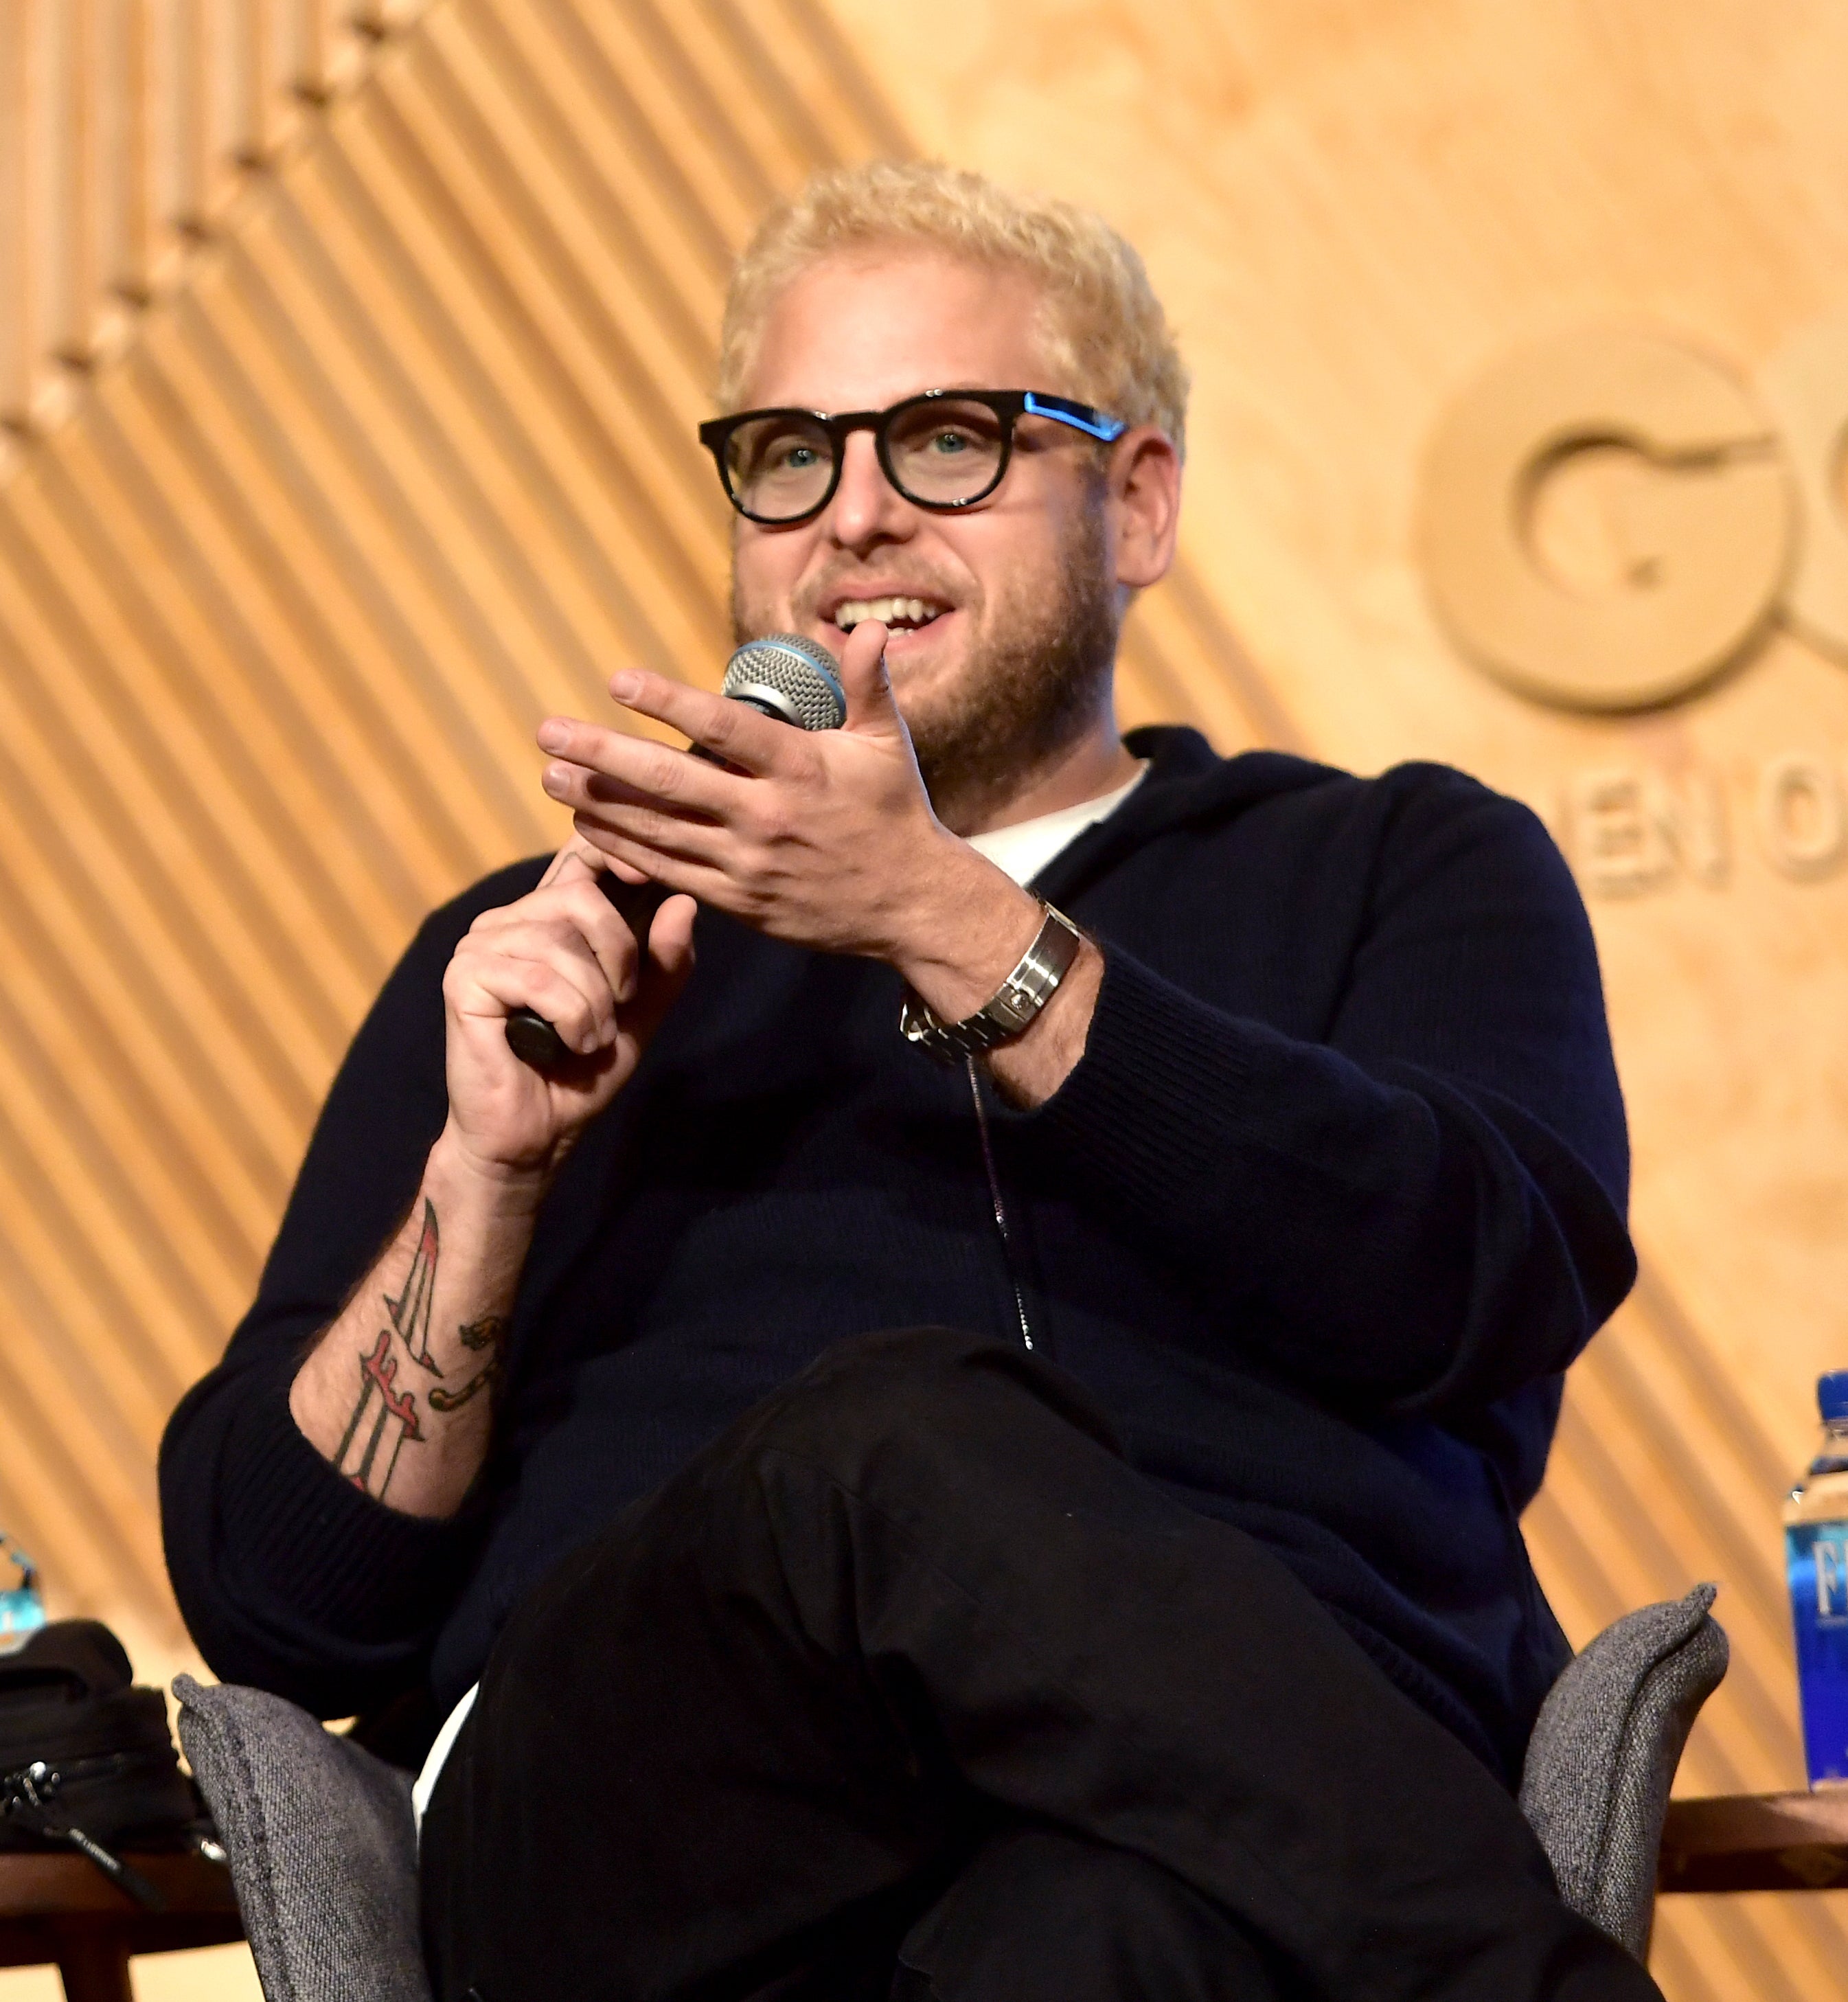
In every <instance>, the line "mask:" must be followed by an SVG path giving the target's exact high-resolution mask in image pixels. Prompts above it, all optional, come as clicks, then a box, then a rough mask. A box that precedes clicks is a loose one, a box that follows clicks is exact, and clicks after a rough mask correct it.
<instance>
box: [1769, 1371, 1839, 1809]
mask: <svg viewBox="0 0 1848 2002" xmlns="http://www.w3.org/2000/svg"><path fill="white" fill-rule="evenodd" d="M1816 1404H1817V1407H1818V1409H1819V1410H1820V1411H1821V1412H1822V1439H1821V1441H1820V1442H1819V1443H1818V1446H1817V1448H1816V1453H1815V1458H1814V1459H1813V1460H1811V1462H1810V1463H1809V1466H1808V1468H1807V1469H1806V1470H1805V1471H1804V1474H1803V1475H1802V1477H1801V1479H1800V1480H1799V1481H1797V1484H1796V1486H1795V1487H1794V1488H1792V1489H1791V1490H1790V1499H1789V1500H1788V1501H1786V1502H1785V1504H1784V1509H1783V1523H1784V1529H1783V1548H1784V1561H1785V1563H1786V1564H1787V1567H1788V1568H1789V1571H1790V1616H1791V1619H1792V1620H1793V1622H1794V1624H1795V1627H1796V1629H1797V1686H1798V1688H1799V1689H1800V1690H1801V1692H1802V1696H1803V1752H1804V1759H1805V1760H1806V1761H1807V1763H1808V1767H1809V1783H1810V1784H1811V1786H1812V1787H1822V1786H1839V1785H1841V1784H1844V1783H1848V1369H1837V1370H1835V1371H1833V1372H1832V1373H1831V1374H1830V1375H1829V1376H1825V1377H1823V1378H1822V1380H1821V1381H1820V1382H1819V1383H1818V1384H1817V1386H1816Z"/></svg>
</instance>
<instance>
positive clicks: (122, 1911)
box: [0, 1850, 244, 2002]
mask: <svg viewBox="0 0 1848 2002" xmlns="http://www.w3.org/2000/svg"><path fill="white" fill-rule="evenodd" d="M124 1860H125V1861H127V1862H129V1863H131V1864H133V1865H134V1868H136V1869H137V1870H138V1871H140V1872H141V1875H143V1876H144V1877H145V1878H147V1879H148V1882H149V1883H151V1884H152V1885H153V1886H154V1888H155V1889H156V1890H157V1891H159V1892H160V1894H161V1895H162V1897H164V1898H165V1899H166V1901H167V1909H166V1910H165V1911H164V1912H148V1911H144V1910H142V1909H141V1906H139V1905H138V1904H137V1903H135V1902H134V1899H132V1898H131V1897H130V1896H128V1895H127V1892H124V1891H118V1890H117V1889H116V1887H115V1885H113V1884H112V1883H111V1882H110V1881H109V1879H108V1878H106V1877H105V1876H104V1875H103V1872H102V1871H100V1870H99V1869H98V1868H96V1865H95V1864H93V1863H92V1862H90V1861H89V1860H88V1859H87V1858H86V1857H82V1856H78V1855H76V1854H71V1855H68V1856H39V1855H26V1854H9V1853H8V1852H6V1851H3V1850H0V1967H31V1966H37V1965H43V1964H44V1962H55V1963H56V1965H57V1968H58V1972H59V1974H60V1975H61V1976H63V1978H64V1984H65V1998H66V2002H133V1995H134V1991H133V1990H132V1989H131V1987H130V1986H129V1981H128V1960H129V1956H130V1955H131V1954H138V1953H172V1952H174V1951H176V1950H178V1949H179V1948H183V1947H193V1946H221V1945H222V1944H224V1943H225V1941H228V1940H240V1939H242V1937H244V1928H243V1926H242V1923H241V1922H240V1920H239V1917H238V1908H237V1899H236V1897H235V1896H234V1895H233V1893H232V1888H231V1873H230V1871H228V1870H227V1869H225V1867H224V1866H223V1864H218V1863H211V1862H208V1861H207V1860H206V1858H205V1857H203V1856H200V1855H197V1854H192V1853H190V1852H189V1853H185V1854H178V1855H175V1854H167V1855H164V1856H130V1857H126V1858H125V1859H124Z"/></svg>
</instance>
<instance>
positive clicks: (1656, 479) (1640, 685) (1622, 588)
mask: <svg viewBox="0 0 1848 2002" xmlns="http://www.w3.org/2000/svg"><path fill="white" fill-rule="evenodd" d="M1755 392H1756V393H1754V392H1753V391H1749V390H1748V389H1746V387H1745V385H1743V384H1742V382H1740V381H1739V380H1738V378H1736V377H1735V375H1734V374H1733V373H1732V372H1731V370H1730V369H1728V368H1727V367H1726V366H1725V364H1724V363H1723V362H1721V361H1718V360H1717V359H1716V358H1714V357H1713V356H1711V355H1710V354H1707V353H1705V352H1703V351H1701V350H1700V349H1699V348H1696V347H1692V346H1689V345H1688V344H1684V343H1682V342H1681V341H1679V340H1674V339H1672V338H1670V337H1668V336H1665V335H1664V334H1661V333H1642V332H1637V331H1633V330H1623V329H1621V328H1614V327H1613V328H1602V329H1595V328H1592V329H1582V330H1578V331H1575V332H1571V333H1562V334H1559V335H1556V336H1554V337H1553V338H1551V339H1550V340H1544V341H1541V342H1539V343H1536V344H1534V345H1532V346H1531V347H1525V348H1522V349H1520V350H1518V351H1515V353H1512V354H1508V355H1507V356H1505V357H1504V358H1502V359H1501V361H1498V362H1497V363H1496V364H1494V367H1492V368H1491V369H1490V370H1489V371H1487V373H1486V374H1485V375H1482V376H1481V377H1480V378H1478V379H1477V382H1475V383H1473V385H1471V386H1470V388H1469V389H1466V390H1465V391H1464V392H1463V395H1462V396H1459V398H1458V399H1457V400H1456V403H1454V404H1453V405H1452V406H1451V408H1450V409H1449V411H1448V412H1447V413H1445V416H1444V417H1443V419H1442V420H1441V422H1440V423H1439V424H1438V428H1437V431H1436V432H1435V435H1434V437H1433V438H1432V441H1431V448H1430V452H1429V455H1428V460H1427V462H1426V466H1425V476H1424V494H1423V501H1422V507H1421V520H1420V525H1419V528H1420V542H1421V556H1422V560H1423V567H1424V575H1425V579H1426V582H1427V584H1428V588H1429V590H1430V593H1431V601H1432V604H1433V605H1434V607H1435V610H1436V613H1437V616H1438V619H1439V621H1440V623H1442V626H1444V628H1445V630H1446V632H1447V633H1449V636H1450V637H1451V638H1452V640H1453V641H1454V642H1455V644H1456V646H1457V647H1459V650H1461V651H1462V652H1463V654H1464V655H1465V656H1466V657H1467V658H1469V659H1470V661H1473V662H1474V663H1475V664H1476V665H1477V666H1478V667H1480V668H1483V669H1484V670H1485V671H1487V673H1489V674H1491V675H1494V677H1495V678H1496V679H1497V680H1498V681H1500V682H1503V683H1505V685H1507V686H1508V687H1510V688H1512V689H1517V690H1518V691H1519V692H1521V693H1522V694H1523V695H1525V696H1530V697H1532V698H1533V699H1536V700H1537V701H1540V702H1543V703H1550V704H1553V705H1554V706H1558V707H1561V708H1566V709H1573V710H1602V711H1609V710H1634V709H1642V708H1648V707H1653V706H1658V705H1660V704H1662V703H1671V702H1675V701H1677V700H1679V699H1682V698H1683V697H1685V696H1689V695H1691V694H1693V693H1694V692H1696V690H1698V689H1700V688H1702V687H1703V686H1705V685H1707V683H1709V682H1711V681H1712V680H1713V679H1714V678H1715V677H1716V676H1717V675H1720V674H1721V673H1722V672H1723V671H1724V670H1725V669H1726V668H1729V667H1731V666H1732V665H1733V664H1735V663H1736V662H1738V661H1741V660H1742V659H1743V658H1745V657H1746V656H1747V655H1749V654H1751V653H1752V651H1753V650H1755V649H1756V647H1758V646H1759V644H1761V643H1762V642H1763V639H1764V637H1765V636H1766V633H1767V632H1768V631H1769V630H1770V628H1771V626H1773V624H1774V623H1776V622H1777V621H1778V620H1779V619H1783V620H1784V621H1787V623H1789V624H1790V626H1792V627H1794V629H1795V630H1798V631H1799V632H1801V633H1802V634H1803V635H1804V637H1805V638H1806V639H1808V640H1810V641H1811V643H1812V644H1815V645H1816V646H1818V647H1821V648H1822V649H1823V650H1825V651H1826V652H1828V653H1829V654H1832V655H1833V656H1834V657H1836V658H1838V659H1839V660H1842V661H1844V662H1848V512H1844V507H1843V490H1842V478H1843V457H1844V446H1845V445H1848V312H1842V313H1835V314H1831V315H1830V316H1828V317H1827V318H1825V319H1822V320H1819V321H1817V322H1815V323H1813V324H1812V325H1811V326H1808V327H1807V328H1805V329H1804V330H1803V331H1802V332H1801V333H1799V334H1798V335H1797V337H1795V338H1794V340H1791V341H1790V342H1789V343H1788V344H1787V345H1786V346H1785V347H1783V350H1782V351H1780V353H1779V354H1777V355H1776V356H1775V357H1774V358H1773V359H1772V361H1770V363H1769V364H1768V365H1767V366H1766V368H1764V369H1763V371H1762V372H1761V373H1760V375H1759V378H1758V380H1757V382H1756V385H1755ZM1587 475H1589V477H1587ZM1575 487H1577V488H1578V489H1580V490H1583V491H1585V492H1587V493H1592V494H1595V499H1596V502H1597V507H1596V509H1595V511H1596V512H1598V513H1599V514H1600V515H1601V516H1602V525H1601V535H1600V536H1599V560H1598V561H1596V562H1595V563H1590V564H1585V565H1579V566H1578V567H1576V568H1575V567H1574V564H1573V563H1572V562H1571V543H1572V535H1571V527H1572V521H1571V515H1572V510H1571V508H1570V507H1567V508H1566V509H1564V511H1562V510H1561V509H1560V506H1559V504H1558V497H1559V496H1560V494H1568V495H1569V494H1571V493H1572V492H1573V491H1574V488H1575ZM1579 512H1580V514H1581V517H1582V515H1583V514H1584V512H1585V510H1584V508H1583V507H1582V506H1581V508H1580V510H1579ZM1562 514H1563V518H1564V519H1565V521H1566V524H1567V527H1566V532H1565V533H1564V536H1563V545H1564V549H1565V552H1566V556H1567V560H1565V561H1563V562H1562V561H1561V560H1560V547H1561V545H1562V535H1561V533H1560V530H1559V528H1558V525H1557V524H1558V521H1559V520H1560V518H1562ZM1581 526H1582V521H1581ZM1588 573H1590V574H1588Z"/></svg>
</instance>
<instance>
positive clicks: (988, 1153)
mask: <svg viewBox="0 0 1848 2002" xmlns="http://www.w3.org/2000/svg"><path fill="white" fill-rule="evenodd" d="M963 1062H964V1065H965V1066H967V1068H968V1073H969V1096H970V1097H971V1099H973V1100H974V1101H975V1130H976V1132H978V1134H979V1135H981V1137H982V1166H983V1167H985V1168H986V1169H987V1170H988V1174H989V1203H990V1204H991V1205H992V1208H993V1211H994V1217H995V1234H996V1235H997V1236H999V1238H1000V1240H1001V1263H1002V1266H1003V1267H1004V1268H1006V1273H1007V1283H1008V1285H1009V1288H1010V1289H1012V1291H1013V1296H1014V1313H1015V1317H1016V1320H1018V1322H1019V1324H1020V1345H1021V1346H1022V1347H1023V1348H1027V1349H1029V1350H1031V1349H1033V1348H1034V1341H1033V1323H1032V1322H1031V1321H1030V1320H1028V1319H1027V1295H1026V1292H1025V1290H1024V1289H1023V1287H1022V1286H1021V1284H1020V1254H1019V1253H1018V1251H1017V1250H1016V1248H1015V1245H1014V1234H1013V1230H1012V1229H1010V1228H1009V1225H1008V1221H1007V1205H1006V1203H1005V1202H1002V1199H1001V1176H1000V1172H999V1170H998V1169H997V1168H996V1167H995V1147H994V1142H992V1140H991V1139H989V1109H988V1107H987V1105H986V1104H985V1103H984V1102H983V1100H982V1073H981V1072H979V1071H978V1069H976V1068H975V1059H974V1058H973V1057H965V1058H964V1059H963ZM1036 1353H1037V1351H1036Z"/></svg>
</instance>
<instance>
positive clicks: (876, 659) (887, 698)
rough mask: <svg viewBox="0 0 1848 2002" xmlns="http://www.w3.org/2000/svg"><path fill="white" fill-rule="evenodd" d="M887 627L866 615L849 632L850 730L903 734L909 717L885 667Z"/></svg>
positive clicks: (846, 689) (845, 687) (845, 660)
mask: <svg viewBox="0 0 1848 2002" xmlns="http://www.w3.org/2000/svg"><path fill="white" fill-rule="evenodd" d="M886 639H887V633H886V629H885V628H884V626H882V625H880V623H879V621H878V620H877V619H863V620H861V622H860V623H859V625H857V626H855V627H854V629H853V631H852V632H851V633H849V635H848V636H847V644H846V646H845V647H842V650H841V688H842V692H843V693H844V694H845V695H846V698H847V724H846V727H847V728H848V729H849V730H854V731H859V732H860V733H861V734H863V735H866V736H870V737H902V736H903V735H904V734H905V721H904V719H903V717H901V716H900V715H899V713H898V703H897V702H896V700H894V697H893V695H892V682H891V676H890V675H888V674H887V672H886V671H885V643H886Z"/></svg>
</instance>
